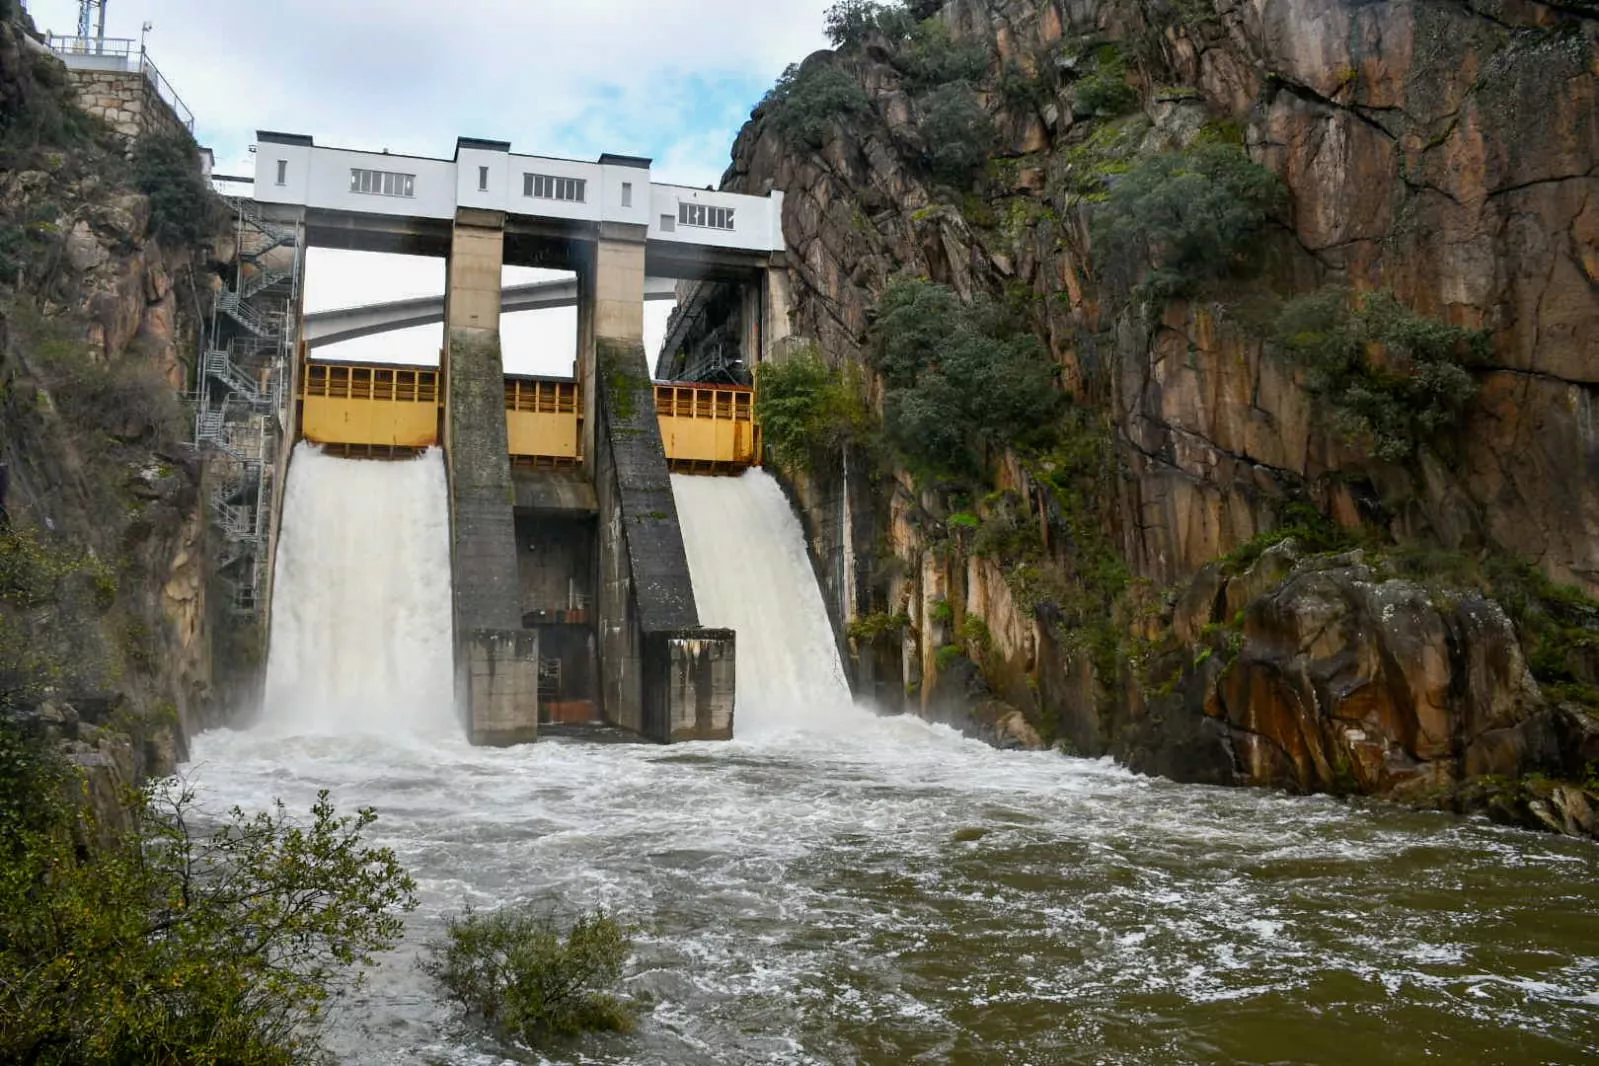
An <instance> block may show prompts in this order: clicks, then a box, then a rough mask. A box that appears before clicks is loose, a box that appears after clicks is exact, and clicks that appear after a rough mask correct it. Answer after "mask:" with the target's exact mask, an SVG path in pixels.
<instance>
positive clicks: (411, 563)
mask: <svg viewBox="0 0 1599 1066" xmlns="http://www.w3.org/2000/svg"><path fill="white" fill-rule="evenodd" d="M450 611H451V604H450V540H449V501H448V496H447V493H446V489H445V480H444V458H443V455H442V453H441V452H439V451H438V450H437V449H430V450H429V451H428V452H426V453H425V454H424V455H423V456H422V457H420V458H418V459H414V460H409V461H400V462H375V461H365V460H350V459H336V458H333V457H332V456H328V455H324V454H323V453H322V451H321V450H320V449H319V448H317V447H315V446H314V445H309V444H300V445H298V446H297V447H296V448H295V450H294V459H293V461H292V462H291V463H290V466H289V481H288V486H287V491H286V492H285V494H284V501H283V525H282V530H281V532H280V535H279V539H278V551H277V567H276V570H275V571H274V579H273V586H272V641H271V652H270V655H269V658H268V661H267V676H266V696H265V701H264V715H263V723H262V724H263V727H264V728H266V729H268V730H271V731H274V732H281V733H296V734H305V733H313V734H337V733H372V734H392V733H396V732H400V733H412V734H418V733H435V732H446V731H451V730H455V729H457V728H458V727H457V723H456V718H455V713H454V682H453V665H452V663H453V651H452V635H451V617H450Z"/></svg>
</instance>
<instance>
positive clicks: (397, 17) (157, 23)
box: [25, 0, 831, 373]
mask: <svg viewBox="0 0 1599 1066" xmlns="http://www.w3.org/2000/svg"><path fill="white" fill-rule="evenodd" d="M106 2H107V8H106V35H107V36H110V37H131V38H135V39H137V38H138V37H139V35H140V26H141V24H142V23H143V22H146V21H148V22H149V23H151V24H152V26H153V28H152V29H151V30H150V32H149V34H148V47H149V52H150V57H151V58H152V59H153V60H154V61H155V63H156V64H157V65H158V66H159V67H160V69H161V72H162V73H163V74H165V75H166V77H167V79H168V80H169V81H171V82H172V84H173V86H174V87H175V88H176V89H177V92H178V94H179V95H180V96H181V97H182V98H183V100H184V102H185V103H186V104H188V106H189V108H190V109H191V110H192V111H193V112H194V115H195V124H196V129H195V133H196V136H197V137H198V138H199V140H200V143H201V144H203V145H206V146H208V147H210V148H211V149H212V150H213V151H214V152H215V153H216V162H217V170H218V171H220V172H223V173H244V174H249V173H253V169H254V168H253V164H252V162H251V156H250V154H249V146H250V144H251V142H252V141H253V140H254V135H255V131H256V130H258V129H269V130H278V131H281V132H287V133H303V134H308V135H310V136H312V137H315V138H316V141H317V143H318V144H327V145H338V146H347V147H351V148H365V149H383V148H387V149H389V150H390V151H393V152H403V153H409V154H415V155H426V156H435V157H449V156H451V155H452V154H453V153H454V151H455V139H456V137H458V136H468V137H483V138H487V139H491V140H504V141H510V142H511V144H512V148H513V150H514V151H518V152H529V153H538V154H543V155H555V156H565V157H569V158H574V159H594V158H596V157H598V156H599V154H600V153H601V152H616V153H621V154H626V155H642V156H648V157H650V158H651V159H653V160H654V161H655V164H654V167H653V169H652V176H653V178H654V180H656V181H670V182H678V183H681V184H685V185H710V184H715V183H716V182H717V181H718V179H719V178H720V177H721V174H722V171H723V170H724V169H725V168H726V166H727V161H728V151H729V149H730V148H731V147H732V143H733V137H734V135H735V134H736V133H737V132H738V129H739V127H740V126H741V125H742V124H743V123H744V120H745V119H746V118H748V117H749V112H750V108H751V107H753V106H754V104H755V102H756V101H757V100H759V99H760V97H761V94H762V93H764V92H765V91H766V89H767V88H768V87H769V86H770V85H771V84H772V82H773V81H775V80H776V78H777V76H778V74H779V73H781V72H782V70H783V68H784V67H785V66H786V65H787V64H789V63H792V62H797V61H798V60H800V59H803V58H804V57H805V56H806V55H808V54H810V53H811V52H813V51H815V50H816V49H818V48H822V47H825V46H826V43H827V42H826V40H825V39H824V38H823V36H822V14H823V12H824V11H825V9H826V8H827V7H828V6H829V4H830V2H831V0H561V2H557V0H427V2H423V0H254V2H245V3H241V2H238V0H106ZM25 6H26V7H27V8H28V10H29V11H30V12H31V13H32V15H33V18H34V21H35V22H36V23H37V24H38V26H39V28H40V29H41V30H46V29H48V30H52V31H54V32H56V33H74V32H76V26H77V17H78V4H77V0H25ZM530 276H532V275H531V274H530V273H528V272H522V271H517V272H515V275H514V278H515V280H522V279H524V278H526V277H530ZM442 288H443V268H442V265H441V264H439V263H436V262H435V263H430V262H426V261H422V262H416V261H410V262H408V261H406V260H404V259H400V258H399V257H392V256H381V257H372V256H363V255H359V254H357V253H334V252H327V251H319V252H318V253H316V254H315V255H313V257H312V259H311V261H310V264H309V267H308V275H307V293H306V295H307V300H308V306H309V307H335V306H346V305H349V304H351V303H358V302H364V301H367V300H371V299H386V298H396V299H397V298H399V297H402V296H407V295H418V294H421V293H424V292H438V291H442ZM668 310H669V305H667V304H650V305H647V306H646V315H647V316H648V319H649V320H650V321H651V324H652V325H653V327H654V328H653V329H651V330H650V332H651V333H654V334H658V333H659V332H660V330H661V327H662V324H663V323H664V320H665V315H666V314H667V311H668ZM529 319H531V320H533V321H525V320H529ZM504 328H505V334H506V338H505V339H506V349H507V359H508V362H509V363H510V364H511V369H513V370H520V371H536V372H543V373H565V372H567V371H568V370H569V369H570V364H571V360H572V351H571V349H572V346H573V340H572V335H573V334H575V331H576V317H575V315H574V314H573V313H572V312H562V311H550V312H532V313H525V314H521V315H515V316H510V317H509V318H507V319H506V321H505V327H504ZM438 342H439V332H438V330H437V329H433V328H427V329H424V330H420V331H414V330H413V331H406V332H404V333H397V334H390V335H389V336H388V337H385V338H368V339H366V340H364V341H355V342H351V344H350V345H341V346H339V348H338V349H331V348H330V349H327V350H326V353H327V354H330V355H331V354H332V353H333V352H335V351H339V352H341V353H343V354H349V355H355V354H357V353H358V352H359V353H365V354H364V357H366V358H397V357H402V356H403V357H409V358H417V357H418V353H419V352H420V353H421V354H422V356H423V357H426V356H427V354H428V353H430V352H431V353H436V351H437V348H438ZM563 346H564V347H563Z"/></svg>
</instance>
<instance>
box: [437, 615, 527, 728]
mask: <svg viewBox="0 0 1599 1066" xmlns="http://www.w3.org/2000/svg"><path fill="white" fill-rule="evenodd" d="M456 654H457V656H458V663H457V671H458V672H459V673H460V674H461V675H462V678H463V684H462V687H463V688H464V689H465V691H464V693H462V696H463V698H464V699H465V702H466V706H467V707H469V708H470V709H471V715H470V717H469V719H468V723H467V727H468V733H469V737H470V739H471V741H472V743H473V744H479V745H485V746H490V747H508V746H510V745H512V744H529V743H532V742H533V741H535V740H537V739H538V735H539V720H538V699H539V635H538V633H537V632H536V631H534V630H531V629H509V630H494V629H474V630H471V631H470V632H468V633H466V634H464V635H458V637H457V651H456ZM530 708H531V709H532V714H529V709H530Z"/></svg>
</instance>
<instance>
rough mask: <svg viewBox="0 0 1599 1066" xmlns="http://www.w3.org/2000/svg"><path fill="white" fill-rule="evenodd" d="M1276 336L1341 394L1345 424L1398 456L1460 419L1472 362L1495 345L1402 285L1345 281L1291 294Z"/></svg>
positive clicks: (1341, 423)
mask: <svg viewBox="0 0 1599 1066" xmlns="http://www.w3.org/2000/svg"><path fill="white" fill-rule="evenodd" d="M1275 340H1276V343H1277V346H1278V347H1279V349H1280V350H1281V351H1283V352H1285V353H1286V354H1287V355H1289V356H1290V357H1291V358H1293V359H1295V360H1296V361H1298V362H1299V363H1301V364H1302V365H1304V366H1305V367H1306V370H1307V374H1306V380H1305V385H1306V387H1307V388H1308V389H1310V391H1311V392H1312V393H1314V394H1315V395H1317V396H1320V397H1322V398H1324V399H1325V400H1326V401H1327V402H1328V403H1329V404H1331V406H1332V409H1333V412H1334V417H1335V419H1336V422H1337V425H1338V427H1339V428H1340V429H1341V430H1342V431H1344V432H1345V433H1346V434H1348V435H1349V436H1351V437H1354V438H1357V439H1363V440H1367V441H1369V442H1370V445H1371V451H1372V454H1373V455H1375V456H1377V458H1379V459H1384V460H1387V461H1389V462H1401V461H1403V460H1405V459H1408V458H1410V457H1411V456H1412V455H1414V454H1415V451H1416V448H1417V447H1418V446H1420V445H1422V444H1426V443H1438V442H1440V441H1442V440H1445V439H1446V438H1447V436H1448V434H1449V433H1451V432H1452V431H1453V430H1455V429H1456V428H1458V426H1459V425H1460V422H1461V420H1462V418H1463V417H1464V415H1465V412H1466V409H1467V407H1468V406H1469V405H1470V403H1471V401H1472V399H1473V398H1474V397H1475V396H1476V395H1477V382H1476V379H1475V378H1473V377H1472V375H1471V373H1470V371H1468V370H1467V369H1466V367H1465V365H1463V364H1465V363H1467V362H1472V361H1481V360H1483V359H1486V357H1487V355H1488V335H1487V333H1485V332H1481V331H1471V330H1466V329H1461V328H1460V327H1458V326H1451V325H1447V324H1445V323H1442V322H1438V321H1436V320H1434V319H1429V318H1425V317H1423V316H1421V315H1417V314H1416V313H1414V312H1413V311H1411V310H1410V309H1409V308H1407V307H1405V306H1404V305H1403V304H1402V303H1400V302H1399V300H1398V299H1396V298H1395V297H1394V295H1393V294H1392V293H1388V292H1368V293H1362V294H1360V295H1358V296H1353V297H1351V296H1350V294H1349V293H1348V292H1346V291H1345V290H1343V289H1339V288H1326V289H1322V290H1320V291H1318V292H1314V293H1311V294H1309V295H1307V296H1301V297H1299V298H1298V299H1296V300H1293V301H1290V302H1289V303H1288V304H1287V305H1286V306H1285V307H1284V308H1283V309H1282V312H1281V314H1280V315H1279V316H1278V318H1277V324H1276V335H1275Z"/></svg>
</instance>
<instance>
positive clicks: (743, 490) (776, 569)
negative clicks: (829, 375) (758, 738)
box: [672, 469, 866, 737]
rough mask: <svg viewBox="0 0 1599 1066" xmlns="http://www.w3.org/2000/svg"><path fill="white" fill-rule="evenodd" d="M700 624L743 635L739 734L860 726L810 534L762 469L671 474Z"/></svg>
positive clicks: (740, 641)
mask: <svg viewBox="0 0 1599 1066" xmlns="http://www.w3.org/2000/svg"><path fill="white" fill-rule="evenodd" d="M672 492H673V495H674V496H676V498H677V513H678V520H679V521H680V522H681V523H682V527H683V545H684V547H685V548H686V549H687V551H688V566H689V573H690V575H691V576H692V577H693V580H694V598H695V600H696V601H697V604H698V607H699V613H700V624H701V625H704V626H712V627H717V628H724V629H732V630H734V631H735V632H736V633H737V635H738V695H737V705H736V708H735V711H734V714H735V718H734V729H735V731H736V732H737V733H738V735H739V736H740V737H747V736H748V735H749V734H750V733H752V732H762V731H771V730H773V729H782V730H793V729H806V728H808V727H812V726H819V725H823V724H825V725H826V726H827V727H828V728H829V729H836V728H839V727H840V725H843V724H848V723H850V722H856V723H861V722H863V721H864V720H865V719H866V716H864V715H861V714H859V713H858V712H857V711H856V710H855V708H854V706H853V703H852V701H851V698H850V692H849V686H848V684H847V683H846V682H845V680H844V670H843V666H842V664H840V662H839V659H838V646H837V645H836V644H835V643H834V641H833V630H832V626H831V625H830V624H829V622H828V619H827V607H826V605H825V604H824V603H823V602H822V593H821V590H820V589H819V588H818V587H817V585H816V575H815V573H814V572H813V571H812V569H811V562H810V558H809V556H808V555H807V554H806V551H805V534H804V532H803V531H802V530H801V528H800V524H799V519H798V517H796V516H795V514H794V511H793V508H791V507H790V506H789V503H788V499H787V497H785V496H784V495H783V490H782V489H781V488H780V487H779V486H778V484H777V482H776V481H775V480H773V479H772V476H771V475H770V474H768V473H766V472H765V471H764V470H759V469H756V470H749V471H746V472H745V473H744V474H743V475H742V476H740V477H736V478H729V477H694V476H690V475H684V474H674V475H672Z"/></svg>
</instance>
